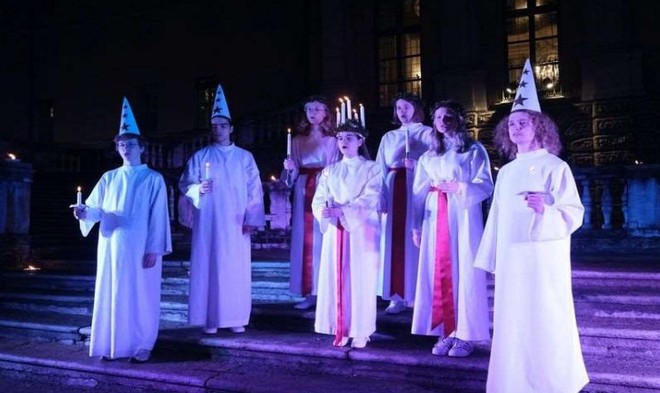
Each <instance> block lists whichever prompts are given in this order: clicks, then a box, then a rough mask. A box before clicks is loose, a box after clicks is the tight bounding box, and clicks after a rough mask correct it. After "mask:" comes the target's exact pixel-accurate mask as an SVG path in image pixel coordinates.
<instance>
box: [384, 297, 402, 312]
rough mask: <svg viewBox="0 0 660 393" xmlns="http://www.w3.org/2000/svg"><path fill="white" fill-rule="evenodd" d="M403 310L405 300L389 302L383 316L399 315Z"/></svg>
mask: <svg viewBox="0 0 660 393" xmlns="http://www.w3.org/2000/svg"><path fill="white" fill-rule="evenodd" d="M405 309H406V301H405V300H392V301H390V305H389V306H387V308H386V309H385V314H399V313H400V312H401V311H405Z"/></svg>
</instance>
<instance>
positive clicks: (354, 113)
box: [353, 109, 360, 120]
mask: <svg viewBox="0 0 660 393" xmlns="http://www.w3.org/2000/svg"><path fill="white" fill-rule="evenodd" d="M353 120H360V119H359V118H358V114H357V110H356V109H353Z"/></svg>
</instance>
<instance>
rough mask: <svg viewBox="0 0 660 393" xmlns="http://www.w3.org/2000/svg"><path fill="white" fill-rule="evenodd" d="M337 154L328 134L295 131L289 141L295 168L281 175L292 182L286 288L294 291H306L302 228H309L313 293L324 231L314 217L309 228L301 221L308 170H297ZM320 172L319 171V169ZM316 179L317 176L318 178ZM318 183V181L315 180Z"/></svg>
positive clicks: (326, 162) (325, 161) (333, 159)
mask: <svg viewBox="0 0 660 393" xmlns="http://www.w3.org/2000/svg"><path fill="white" fill-rule="evenodd" d="M339 158H340V154H339V149H338V148H337V140H336V139H335V138H333V137H330V136H325V137H323V138H319V139H311V140H310V139H309V138H308V137H306V136H302V135H298V136H295V137H294V138H293V139H292V142H291V159H292V160H293V161H294V162H295V163H296V169H294V170H292V171H291V172H289V171H286V170H284V171H283V172H282V178H283V179H284V181H285V184H286V185H287V186H289V187H292V186H293V206H292V209H291V221H292V222H291V264H290V269H291V270H290V274H289V290H290V291H291V293H294V294H297V295H303V296H306V295H309V293H303V287H302V274H303V246H304V240H305V232H306V231H311V232H312V244H311V248H312V263H313V274H312V277H313V278H312V293H311V294H312V295H316V292H317V287H318V277H319V274H318V272H319V263H320V260H321V242H322V239H323V235H322V234H321V230H320V229H319V224H318V222H317V221H316V220H314V221H313V224H312V225H313V227H312V228H305V225H304V202H305V195H306V193H305V184H306V183H307V177H308V176H309V175H307V174H300V173H299V170H298V168H321V169H322V168H325V167H326V166H328V165H329V164H332V163H334V162H337V161H338V160H339ZM319 173H320V172H319ZM317 182H318V178H317ZM317 184H318V183H317Z"/></svg>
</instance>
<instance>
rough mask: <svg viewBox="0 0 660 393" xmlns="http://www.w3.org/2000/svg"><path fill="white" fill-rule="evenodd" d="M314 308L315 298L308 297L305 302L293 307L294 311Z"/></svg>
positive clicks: (313, 296) (312, 296)
mask: <svg viewBox="0 0 660 393" xmlns="http://www.w3.org/2000/svg"><path fill="white" fill-rule="evenodd" d="M315 306H316V296H315V295H308V296H307V297H306V298H305V300H303V301H302V302H300V303H298V304H296V305H295V306H293V308H295V309H296V310H309V309H310V308H313V307H315Z"/></svg>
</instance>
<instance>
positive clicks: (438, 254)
mask: <svg viewBox="0 0 660 393" xmlns="http://www.w3.org/2000/svg"><path fill="white" fill-rule="evenodd" d="M430 191H431V192H437V193H438V208H437V216H436V238H435V274H434V275H433V312H432V314H431V315H432V318H431V329H435V328H436V327H438V326H440V323H442V324H443V325H444V326H443V327H444V332H445V337H447V336H449V334H451V333H452V332H453V331H454V330H456V313H455V311H454V294H453V292H454V289H453V284H452V276H451V246H450V244H449V217H448V212H447V194H445V193H444V192H441V191H440V190H439V189H438V188H435V187H431V190H430Z"/></svg>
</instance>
